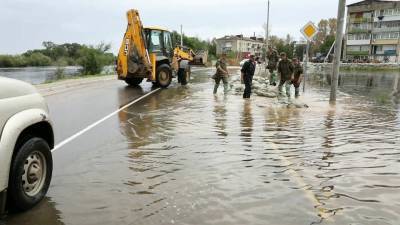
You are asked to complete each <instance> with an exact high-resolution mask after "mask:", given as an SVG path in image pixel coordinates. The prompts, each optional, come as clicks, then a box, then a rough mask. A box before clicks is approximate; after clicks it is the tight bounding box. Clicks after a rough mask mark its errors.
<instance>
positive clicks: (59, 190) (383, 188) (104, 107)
mask: <svg viewBox="0 0 400 225" xmlns="http://www.w3.org/2000/svg"><path fill="white" fill-rule="evenodd" d="M212 73H213V69H198V70H196V69H195V70H194V72H193V76H192V82H191V84H190V85H189V86H188V87H180V86H179V85H177V84H176V83H174V84H173V85H172V86H171V87H170V88H168V89H167V90H160V91H157V92H155V93H154V94H152V95H151V96H148V97H147V98H145V99H143V100H142V101H140V102H138V103H137V104H134V105H132V106H130V107H128V108H126V109H124V110H122V111H121V112H119V113H117V115H115V116H113V117H111V118H109V119H108V120H106V121H104V122H103V123H101V124H99V125H98V126H96V127H95V128H93V129H91V130H89V131H88V132H86V133H84V134H83V135H81V136H79V137H78V138H76V139H74V140H73V141H71V142H69V143H67V144H66V145H64V146H63V147H61V148H60V149H58V150H57V151H55V152H54V153H53V158H54V174H53V180H52V184H51V187H50V190H49V193H48V195H47V198H46V199H45V200H44V201H42V202H41V203H40V204H39V205H38V206H37V207H35V208H34V209H32V210H30V211H28V212H26V213H22V214H17V215H10V216H9V217H8V218H7V219H6V220H5V221H4V222H0V224H1V225H3V224H2V223H4V224H6V225H64V224H66V225H70V224H71V225H75V224H79V225H81V224H85V225H86V224H87V225H92V224H96V225H99V224H100V225H103V224H104V225H108V224H123V225H125V224H129V225H131V224H132V225H136V224H138V225H142V224H146V225H147V224H151V225H156V224H193V225H197V224H213V225H214V224H218V225H219V224H221V225H222V224H229V225H231V224H237V225H242V224H277V225H284V224H285V225H286V224H288V225H289V224H290V225H292V224H396V222H397V221H399V219H400V214H399V213H398V211H399V210H400V205H399V204H398V202H399V200H400V199H399V195H398V194H397V193H398V190H399V188H400V187H399V182H400V173H399V172H398V168H399V165H400V161H399V160H398V159H397V158H396V156H398V155H399V154H400V148H399V146H400V107H399V106H398V105H391V104H390V103H388V101H389V100H387V99H386V98H384V97H383V96H384V95H383V94H382V93H384V92H385V91H387V89H388V87H390V85H391V83H393V79H392V78H393V77H395V76H396V75H393V74H383V75H382V74H381V75H379V76H373V77H371V78H369V77H367V76H364V75H363V74H361V75H360V76H358V75H354V76H353V75H349V76H347V77H345V78H344V79H343V80H342V81H341V82H342V84H343V85H344V86H343V87H342V88H341V92H340V93H339V95H338V96H339V98H340V100H339V104H338V107H337V108H336V109H334V108H330V107H328V106H327V104H326V102H327V99H328V96H329V92H328V91H327V88H326V84H325V83H326V81H324V80H326V79H327V78H326V77H325V76H322V75H321V76H318V75H317V76H315V78H314V80H313V81H312V82H310V83H311V86H312V87H313V88H312V89H311V90H309V92H308V93H307V99H308V102H307V103H308V104H309V105H310V109H293V108H288V107H286V106H279V103H278V102H277V100H266V99H265V98H253V99H252V100H251V101H243V100H242V99H241V96H240V95H231V94H230V95H228V96H224V95H222V94H218V95H217V96H212V94H211V90H212V81H211V80H210V79H209V77H210V76H211V75H212ZM232 73H235V74H238V71H237V70H233V71H232ZM371 79H373V80H372V81H371ZM360 84H361V85H360ZM365 84H366V86H367V88H365ZM369 84H372V87H369V86H368V85H369ZM221 88H222V87H221ZM150 91H152V86H151V85H150V84H149V83H143V84H142V85H141V87H139V88H131V87H127V86H126V85H125V84H124V83H123V82H121V81H117V80H115V81H109V82H100V83H94V84H91V85H88V86H85V88H77V89H75V90H71V91H68V92H64V93H60V94H56V95H53V96H49V97H46V99H47V101H48V104H49V108H50V111H51V115H52V117H53V121H54V126H55V134H56V143H60V142H61V141H63V140H65V139H66V138H68V137H70V136H71V135H73V134H75V133H76V132H79V131H80V130H82V129H84V128H85V127H87V126H89V125H90V124H92V123H94V122H96V121H98V120H99V119H101V118H103V117H104V116H107V115H108V114H110V113H112V112H114V111H115V110H118V109H119V108H121V107H122V106H124V105H126V104H128V103H129V102H131V101H134V100H135V99H137V98H139V97H140V96H143V95H144V94H146V93H149V92H150ZM220 92H222V90H220ZM377 93H380V94H381V95H378V94H377ZM371 96H378V97H377V98H376V99H372V98H371ZM277 105H278V106H277Z"/></svg>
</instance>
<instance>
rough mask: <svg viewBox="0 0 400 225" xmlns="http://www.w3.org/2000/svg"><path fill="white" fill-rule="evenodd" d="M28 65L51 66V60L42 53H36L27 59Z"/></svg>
mask: <svg viewBox="0 0 400 225" xmlns="http://www.w3.org/2000/svg"><path fill="white" fill-rule="evenodd" d="M27 64H28V65H29V66H50V65H51V59H50V57H48V56H45V55H43V54H42V53H38V52H35V53H32V54H31V55H30V56H29V57H28V58H27Z"/></svg>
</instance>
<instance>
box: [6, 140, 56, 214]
mask: <svg viewBox="0 0 400 225" xmlns="http://www.w3.org/2000/svg"><path fill="white" fill-rule="evenodd" d="M17 148H18V149H15V151H17V152H16V154H15V155H14V157H13V161H12V164H11V171H10V179H9V188H8V201H7V202H8V203H9V206H10V209H11V211H15V212H21V211H25V210H28V209H30V208H32V207H33V206H35V205H36V204H38V203H39V202H40V201H41V200H42V199H43V198H44V197H45V195H46V193H47V191H48V189H49V186H50V182H51V175H52V172H53V158H52V155H51V151H50V147H49V145H48V143H47V142H46V141H45V140H43V139H42V138H37V137H31V138H29V139H27V141H25V142H23V143H21V145H20V147H17Z"/></svg>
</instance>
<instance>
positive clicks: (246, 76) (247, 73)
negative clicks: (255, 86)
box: [241, 55, 257, 99]
mask: <svg viewBox="0 0 400 225" xmlns="http://www.w3.org/2000/svg"><path fill="white" fill-rule="evenodd" d="M256 63H257V62H256V60H255V58H254V55H250V59H249V60H248V61H246V62H245V63H244V64H243V67H242V70H241V72H242V74H241V80H242V83H244V85H245V89H244V93H243V98H244V99H249V98H250V96H251V84H252V82H253V76H254V72H255V71H256Z"/></svg>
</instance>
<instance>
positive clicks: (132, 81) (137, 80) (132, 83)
mask: <svg viewBox="0 0 400 225" xmlns="http://www.w3.org/2000/svg"><path fill="white" fill-rule="evenodd" d="M142 81H143V78H126V80H125V82H126V83H127V84H128V85H129V86H138V85H139V84H140V83H142Z"/></svg>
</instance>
